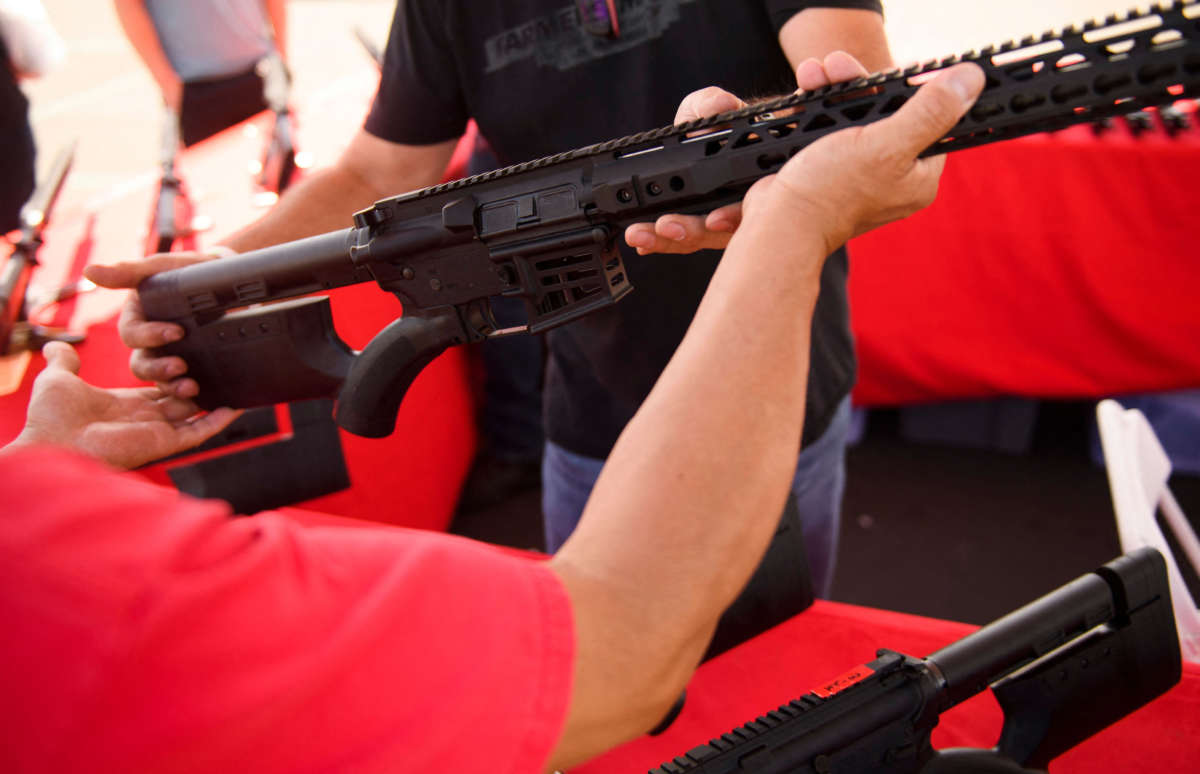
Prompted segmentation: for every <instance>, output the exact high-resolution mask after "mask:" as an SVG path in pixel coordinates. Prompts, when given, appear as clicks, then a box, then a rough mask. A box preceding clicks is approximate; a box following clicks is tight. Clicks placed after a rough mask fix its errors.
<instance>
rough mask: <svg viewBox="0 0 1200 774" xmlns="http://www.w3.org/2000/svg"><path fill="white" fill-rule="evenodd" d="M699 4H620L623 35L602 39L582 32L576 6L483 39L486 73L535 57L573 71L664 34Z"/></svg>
mask: <svg viewBox="0 0 1200 774" xmlns="http://www.w3.org/2000/svg"><path fill="white" fill-rule="evenodd" d="M695 1H696V0H618V2H617V14H618V16H619V17H620V20H621V37H619V38H616V39H611V38H602V37H597V36H596V35H592V34H590V33H588V31H587V30H585V29H584V28H583V26H582V25H581V23H580V19H579V11H578V9H577V8H576V7H575V3H574V2H572V3H569V4H568V5H565V6H563V7H562V8H560V9H559V10H557V11H555V12H554V13H551V14H547V15H546V16H541V17H538V18H536V19H533V20H532V21H528V22H525V23H524V24H520V25H518V26H516V27H512V28H511V29H507V30H505V31H503V32H501V33H499V34H498V35H493V36H492V37H490V38H488V39H487V40H485V41H484V46H485V51H486V53H487V72H488V73H494V72H496V71H497V70H501V69H503V68H505V67H508V66H509V65H512V64H516V63H517V62H522V61H525V60H527V59H532V60H533V61H534V63H535V64H537V65H538V66H540V67H553V68H555V69H557V70H570V69H571V68H573V67H576V66H578V65H581V64H585V63H587V62H592V61H595V60H597V59H603V58H604V57H606V56H612V55H613V54H619V53H621V52H622V51H626V50H628V49H630V48H633V47H634V46H639V45H641V44H642V43H645V42H646V41H648V40H653V39H655V38H658V37H660V36H662V34H663V32H665V31H666V30H667V29H668V28H669V27H670V26H671V25H672V24H674V23H675V22H677V21H679V9H680V6H683V5H685V4H689V3H694V2H695Z"/></svg>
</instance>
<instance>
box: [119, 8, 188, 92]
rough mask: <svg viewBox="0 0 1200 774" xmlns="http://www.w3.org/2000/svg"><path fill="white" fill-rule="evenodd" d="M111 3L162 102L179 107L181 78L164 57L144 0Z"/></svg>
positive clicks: (181, 88) (165, 55) (164, 53)
mask: <svg viewBox="0 0 1200 774" xmlns="http://www.w3.org/2000/svg"><path fill="white" fill-rule="evenodd" d="M113 5H114V7H115V8H116V11H117V19H118V20H119V21H120V22H121V28H122V29H123V30H125V37H127V38H128V39H129V42H130V44H132V45H133V50H134V51H136V52H137V55H138V57H139V58H140V59H141V60H142V63H143V64H144V65H146V69H148V70H149V71H150V76H151V77H152V78H154V82H155V83H157V84H158V88H159V91H161V92H162V98H163V104H165V105H166V106H167V107H169V108H171V109H172V110H175V111H178V110H179V109H180V107H181V106H182V104H183V80H182V79H181V78H180V77H179V74H178V73H176V72H175V68H174V67H172V66H171V62H170V60H168V59H167V53H166V51H164V50H163V47H162V42H161V41H160V40H159V38H158V31H157V30H156V29H154V21H153V20H152V19H151V18H150V13H149V12H148V11H147V10H146V2H145V0H113Z"/></svg>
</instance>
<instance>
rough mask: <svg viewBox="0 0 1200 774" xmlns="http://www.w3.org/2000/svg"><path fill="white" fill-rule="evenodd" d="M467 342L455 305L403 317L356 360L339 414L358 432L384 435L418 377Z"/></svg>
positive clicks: (340, 397)
mask: <svg viewBox="0 0 1200 774" xmlns="http://www.w3.org/2000/svg"><path fill="white" fill-rule="evenodd" d="M464 341H466V334H465V332H464V331H463V326H462V323H461V322H460V321H459V318H458V314H457V313H456V312H455V311H454V310H453V309H446V310H444V311H443V312H442V313H441V314H437V315H432V316H428V317H401V318H400V319H399V320H396V321H395V322H393V323H392V324H390V325H388V326H387V327H386V328H384V329H383V330H382V331H380V332H379V333H378V334H376V336H375V338H373V339H371V342H370V343H369V344H367V346H366V348H364V349H363V351H362V352H361V353H359V354H358V356H357V357H355V358H354V361H353V364H352V365H351V367H350V370H349V372H348V373H347V374H346V378H345V383H344V384H343V385H342V388H341V391H340V392H339V393H338V401H337V406H336V407H335V409H334V412H333V417H334V419H335V420H336V421H337V423H338V424H339V425H341V426H342V427H343V428H345V429H346V430H348V431H349V432H351V433H354V434H355V435H361V436H364V437H367V438H383V437H385V436H387V435H389V434H390V433H391V432H392V430H393V429H395V427H396V414H397V413H398V412H399V410H400V402H401V401H403V400H404V396H405V394H406V393H407V392H408V388H409V387H410V386H411V385H412V382H413V380H414V379H416V378H417V375H418V374H420V373H421V371H422V370H423V369H424V368H425V366H427V365H429V363H430V362H431V361H432V360H433V359H434V358H435V357H437V356H438V355H440V354H442V352H444V351H445V350H446V348H447V347H449V346H452V345H454V344H461V343H463V342H464Z"/></svg>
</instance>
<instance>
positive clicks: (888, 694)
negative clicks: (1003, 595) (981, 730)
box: [650, 548, 1182, 774]
mask: <svg viewBox="0 0 1200 774" xmlns="http://www.w3.org/2000/svg"><path fill="white" fill-rule="evenodd" d="M1181 672H1182V662H1181V659H1180V651H1179V637H1178V635H1177V634H1176V629H1175V617H1174V613H1173V612H1172V609H1171V595H1170V590H1169V588H1168V586H1167V575H1166V563H1165V562H1164V561H1163V557H1162V555H1161V554H1160V553H1158V551H1156V550H1154V549H1152V548H1144V549H1140V550H1138V551H1135V552H1133V553H1131V554H1128V555H1126V556H1122V557H1118V558H1117V559H1114V560H1113V561H1111V562H1109V563H1108V564H1106V565H1104V566H1103V567H1101V568H1099V569H1097V570H1096V571H1095V572H1092V573H1088V574H1087V575H1084V576H1083V577H1080V578H1077V579H1076V580H1074V581H1072V582H1070V583H1068V584H1067V585H1065V586H1062V587H1061V588H1059V589H1058V590H1056V591H1054V592H1052V593H1050V594H1047V595H1046V596H1044V597H1042V598H1041V599H1038V600H1036V601H1034V602H1031V603H1030V604H1028V605H1026V606H1024V607H1022V608H1020V609H1019V610H1016V611H1015V612H1012V613H1009V614H1008V615H1006V616H1004V617H1003V618H1000V619H999V620H997V621H995V622H993V623H991V624H989V625H987V626H985V627H983V628H982V629H980V630H978V631H976V632H975V633H974V634H970V635H968V636H966V637H964V638H963V639H961V640H959V641H957V642H954V643H951V644H950V645H947V646H946V647H944V648H942V649H941V650H939V651H937V652H936V653H932V654H930V655H929V656H928V657H926V658H924V659H917V658H912V657H910V656H906V655H904V654H902V653H897V652H895V651H892V650H880V651H878V653H877V658H876V659H875V660H874V661H872V662H870V663H868V664H865V665H863V666H861V667H858V668H857V669H854V670H851V671H850V672H847V673H846V674H844V675H842V676H840V677H838V678H837V679H835V680H833V681H831V682H830V683H829V684H827V685H825V686H822V687H820V688H817V689H816V690H814V691H812V692H811V693H808V694H805V695H804V696H802V697H800V698H799V699H796V700H794V701H791V702H789V703H787V704H785V705H783V706H782V707H779V708H778V709H775V710H772V711H770V712H768V713H766V714H765V715H763V716H761V717H759V718H757V719H756V720H752V721H750V722H749V723H747V724H746V725H744V726H742V727H740V728H736V729H734V730H733V731H732V732H730V733H728V734H724V735H722V736H720V737H717V738H716V739H713V740H712V741H710V742H709V743H708V744H704V745H700V746H698V747H695V748H693V749H692V750H690V751H689V752H687V753H685V754H683V755H681V756H679V757H677V758H675V759H674V760H672V761H668V762H666V763H664V764H663V765H662V766H660V767H659V768H657V769H653V770H652V771H651V773H650V774H685V773H686V774H735V772H736V773H741V774H801V773H802V772H812V773H817V774H835V773H837V772H856V773H865V772H887V773H888V774H909V773H915V772H920V774H952V773H953V772H959V773H961V774H966V773H967V772H974V773H980V772H995V773H996V774H1001V773H1003V772H1007V773H1008V774H1019V773H1020V772H1028V771H1030V770H1035V771H1036V770H1043V769H1045V768H1046V766H1047V765H1048V764H1049V762H1050V761H1051V760H1053V759H1054V758H1055V757H1057V756H1058V755H1060V754H1061V753H1063V752H1065V751H1066V750H1069V749H1070V748H1071V747H1074V746H1075V745H1076V744H1078V743H1079V742H1081V741H1083V740H1084V739H1087V738H1088V737H1090V736H1092V735H1093V734H1095V733H1097V732H1098V731H1100V730H1101V729H1103V728H1105V727H1106V726H1108V725H1110V724H1111V723H1114V722H1115V721H1117V720H1119V719H1120V718H1122V717H1124V716H1125V715H1127V714H1129V713H1130V712H1133V711H1134V710H1135V709H1137V708H1138V707H1141V706H1142V705H1144V704H1146V703H1147V702H1149V701H1151V700H1152V699H1154V698H1155V697H1157V696H1159V695H1161V694H1162V693H1164V692H1165V691H1166V690H1167V689H1168V688H1170V687H1171V686H1173V685H1175V684H1176V683H1178V682H1179V679H1180V675H1181ZM989 685H990V686H991V688H992V693H993V694H994V695H995V696H996V699H997V700H998V701H999V704H1000V707H1001V709H1002V710H1003V711H1004V726H1003V728H1002V729H1001V732H1000V740H999V742H998V743H997V745H996V747H994V748H993V749H990V750H976V749H966V748H962V749H953V750H945V751H937V750H934V749H933V747H932V746H931V744H930V733H931V732H932V731H933V728H934V727H935V726H936V725H937V724H938V716H939V715H940V714H941V713H942V712H944V711H946V710H948V709H950V708H951V707H953V706H955V705H957V704H959V703H960V702H962V701H964V700H965V699H968V698H970V697H971V696H974V695H975V694H977V693H980V692H982V691H983V690H984V689H985V688H986V687H988V686H989Z"/></svg>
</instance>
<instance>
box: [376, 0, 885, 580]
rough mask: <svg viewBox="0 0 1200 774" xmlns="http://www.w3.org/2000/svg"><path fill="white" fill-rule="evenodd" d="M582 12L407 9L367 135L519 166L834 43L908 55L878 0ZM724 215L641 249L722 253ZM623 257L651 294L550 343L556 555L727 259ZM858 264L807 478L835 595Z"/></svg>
mask: <svg viewBox="0 0 1200 774" xmlns="http://www.w3.org/2000/svg"><path fill="white" fill-rule="evenodd" d="M564 8H565V9H566V10H564ZM571 8H572V7H571V6H570V5H567V6H564V5H563V4H562V3H561V0H559V1H555V0H543V1H542V2H513V3H508V4H504V5H500V6H486V7H477V6H473V5H471V6H469V5H468V4H464V3H453V2H451V3H433V2H428V1H426V2H420V1H417V0H413V1H411V2H407V3H401V4H400V6H398V9H397V14H396V17H395V20H394V22H393V26H392V34H391V37H390V40H389V47H388V54H387V57H386V61H385V65H384V78H383V83H382V84H381V86H380V91H379V94H378V96H377V97H376V101H375V104H374V106H373V107H372V111H371V113H370V115H369V116H368V119H367V122H366V129H367V131H368V132H370V133H372V134H373V135H375V136H377V137H380V138H384V139H387V140H390V141H392V142H397V143H412V144H424V143H432V142H436V141H439V140H441V139H443V138H445V137H453V136H456V134H457V133H458V132H460V131H461V127H462V125H463V123H465V121H466V119H467V118H468V117H474V118H475V120H476V122H477V124H478V125H479V130H480V133H481V135H482V136H484V137H486V138H487V139H488V142H489V144H490V145H491V147H492V148H493V150H494V151H495V152H496V154H497V156H498V157H499V160H500V161H501V162H502V163H505V164H512V163H517V162H520V161H524V160H528V159H531V158H537V157H540V156H545V155H549V154H551V153H554V152H557V151H560V150H562V149H565V148H573V147H580V146H584V145H588V144H591V143H594V142H598V141H603V140H606V139H610V138H612V137H616V136H621V135H628V134H632V133H634V132H638V131H641V130H644V129H647V128H651V127H655V126H661V125H664V124H667V123H670V122H671V119H672V111H671V109H670V107H669V106H670V105H671V104H674V103H675V102H676V101H677V99H678V95H679V94H682V93H686V92H687V91H688V90H690V89H693V88H697V87H699V86H701V85H703V84H706V83H717V84H719V85H721V86H724V87H727V88H728V90H730V91H733V92H735V93H739V94H751V95H764V96H765V95H776V94H780V93H783V92H786V91H790V90H791V89H792V88H794V86H795V79H794V76H793V68H794V67H795V66H798V65H799V64H800V63H801V62H804V61H805V60H806V59H808V58H809V57H812V56H817V57H820V56H823V55H824V54H825V53H827V52H829V51H830V50H832V49H844V50H847V51H849V52H850V53H852V54H855V55H856V56H857V57H858V58H859V59H860V60H862V61H864V62H865V64H866V65H867V67H868V68H869V69H872V70H877V69H884V68H885V67H886V66H888V65H889V64H890V63H891V58H890V54H889V52H888V49H887V43H886V38H885V36H884V33H883V21H882V15H881V11H882V8H881V6H880V5H879V3H878V2H875V1H874V0H826V1H822V0H815V1H814V0H797V1H794V2H785V1H783V0H769V1H768V2H759V3H747V2H738V3H731V2H700V1H699V0H693V1H690V2H689V1H688V0H680V1H666V0H664V1H663V2H657V3H656V2H646V3H641V4H632V3H630V4H620V5H618V6H617V9H618V15H619V20H620V23H619V27H620V32H619V34H618V35H617V36H616V37H614V38H597V37H595V36H592V35H590V34H589V33H587V32H585V31H582V30H581V29H580V28H579V27H578V26H572V25H573V21H572V20H573V19H577V17H573V16H572V15H571V13H570V11H571ZM724 214H729V213H728V212H725V213H724ZM708 223H710V224H715V225H717V227H718V229H719V230H716V231H715V232H707V231H705V229H704V228H703V225H704V221H703V220H702V219H699V218H683V217H679V216H669V217H666V218H664V219H662V220H660V222H659V224H657V233H655V231H654V229H652V228H651V227H650V226H647V227H645V229H641V230H637V229H635V230H633V232H632V233H634V234H637V235H638V236H641V237H642V238H643V239H646V240H647V241H643V242H641V243H637V247H639V248H642V249H640V250H639V251H638V253H642V254H644V253H647V252H651V251H653V252H659V253H674V252H680V253H682V252H693V251H694V250H696V249H698V248H701V247H722V246H723V245H724V244H725V242H726V241H727V239H728V231H727V229H728V228H729V226H728V225H726V226H720V219H719V218H718V219H717V220H715V221H714V220H713V217H712V216H710V218H709V221H708ZM631 243H633V238H632V237H631ZM623 253H624V258H625V266H626V269H627V273H628V276H629V279H630V282H631V284H632V285H633V286H634V288H635V289H636V292H635V293H633V294H631V295H630V296H629V297H628V298H626V299H624V300H623V301H622V302H621V303H620V304H618V305H616V306H614V307H612V308H610V309H606V310H604V311H602V312H599V313H596V314H593V315H590V316H588V317H586V318H584V319H582V320H579V321H577V322H575V323H572V324H571V325H569V326H565V327H562V328H558V329H555V330H552V331H549V332H548V333H547V345H548V348H549V358H548V365H547V371H546V377H545V379H546V382H545V391H544V401H545V419H546V421H545V432H546V435H547V438H548V443H547V445H546V451H545V455H544V459H543V475H542V480H543V510H544V519H545V539H546V548H547V550H550V551H554V550H556V549H557V548H558V547H559V546H560V545H562V543H563V542H564V541H565V540H566V538H567V536H568V535H569V534H570V532H571V530H572V529H573V528H574V525H575V523H576V521H577V520H578V518H579V515H580V513H581V512H582V509H583V504H584V503H585V502H586V500H587V497H588V494H589V492H590V491H591V487H592V485H593V484H594V482H595V480H596V477H597V475H598V474H599V471H600V469H601V467H602V466H603V460H604V458H605V457H606V456H607V454H608V452H609V450H610V449H611V448H612V445H613V443H615V441H616V438H617V436H618V435H619V434H620V432H621V429H622V428H623V427H624V425H625V423H626V422H627V421H628V420H629V418H630V417H631V416H632V415H633V412H634V411H635V410H636V409H637V407H638V406H639V405H640V404H641V401H642V400H643V399H644V398H645V396H646V394H647V393H648V392H649V389H650V387H651V386H652V385H653V383H654V380H655V379H656V378H657V376H658V374H659V373H660V372H661V370H662V368H663V366H665V364H666V362H667V360H668V359H669V358H670V356H671V353H672V352H673V351H674V349H675V347H676V346H677V345H678V342H679V341H680V340H681V338H682V336H683V333H684V331H685V330H686V328H687V326H688V324H689V322H690V320H691V317H692V313H693V311H694V310H695V307H696V304H697V303H698V301H699V298H700V296H701V295H702V294H703V291H704V288H705V287H706V286H707V283H708V279H709V277H710V276H711V275H712V271H713V270H714V268H715V266H716V264H717V261H718V260H719V258H720V255H719V253H717V252H709V253H702V254H698V255H688V256H686V257H685V256H676V257H666V256H663V255H657V256H654V257H652V258H651V257H642V255H639V254H635V253H634V251H633V250H631V249H625V250H624V251H623ZM847 270H848V264H847V258H846V255H845V252H844V251H841V250H839V251H838V252H837V253H836V254H835V255H834V256H833V258H832V259H831V260H830V261H829V262H828V263H827V264H826V267H825V270H824V271H825V273H824V275H823V281H822V297H821V301H820V302H819V304H818V308H817V312H816V324H815V326H814V332H813V373H812V377H811V381H810V385H809V407H808V408H809V417H810V421H809V424H808V425H807V426H806V428H805V437H804V439H803V447H804V449H805V453H804V454H803V455H802V457H801V459H800V461H799V463H798V466H797V474H796V478H795V481H794V486H793V491H794V493H795V494H796V497H797V502H798V505H799V508H800V513H801V516H802V518H803V520H804V526H805V530H804V532H805V542H806V545H807V547H808V551H809V561H810V565H811V567H812V569H813V575H814V590H815V591H816V593H817V594H818V595H821V596H825V595H827V594H828V591H829V586H830V583H831V580H832V573H833V561H834V556H835V554H836V544H837V532H838V525H839V521H840V505H841V493H842V489H843V486H844V475H845V474H844V450H845V439H846V434H847V432H848V421H849V402H848V398H847V396H848V394H849V390H850V387H851V385H852V384H853V381H854V373H855V359H854V351H853V343H852V341H851V337H850V330H849V312H848V305H847V299H846V273H847Z"/></svg>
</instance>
